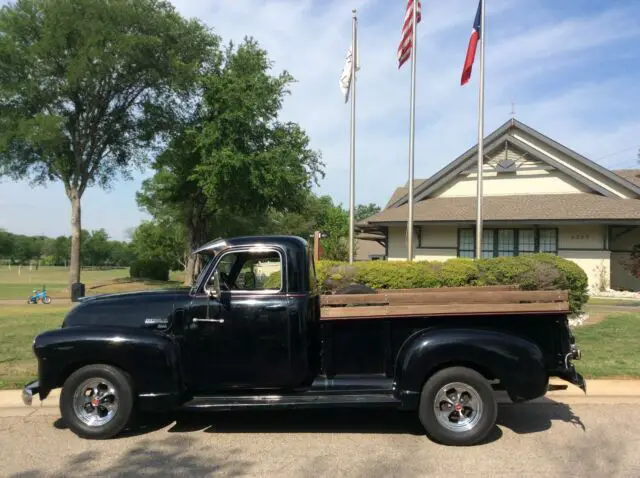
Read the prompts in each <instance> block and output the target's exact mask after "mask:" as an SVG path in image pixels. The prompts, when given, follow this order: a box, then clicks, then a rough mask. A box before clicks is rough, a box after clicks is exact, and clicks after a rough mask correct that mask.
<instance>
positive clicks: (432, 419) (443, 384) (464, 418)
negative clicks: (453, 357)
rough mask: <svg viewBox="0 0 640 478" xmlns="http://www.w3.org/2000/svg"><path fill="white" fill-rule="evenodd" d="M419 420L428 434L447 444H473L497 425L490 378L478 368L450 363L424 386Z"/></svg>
mask: <svg viewBox="0 0 640 478" xmlns="http://www.w3.org/2000/svg"><path fill="white" fill-rule="evenodd" d="M419 415H420V421H421V422H422V424H423V426H424V427H425V429H426V431H427V434H429V436H430V437H431V438H433V439H434V440H436V441H438V442H440V443H443V444H447V445H473V444H475V443H478V442H479V441H481V440H483V439H484V438H485V437H486V436H487V434H488V433H489V432H490V431H491V429H492V428H493V427H494V426H495V422H496V415H497V405H496V401H495V398H494V395H493V390H492V388H491V385H490V384H489V382H488V381H487V380H486V379H485V378H484V377H483V376H482V375H480V374H479V373H478V372H476V371H475V370H471V369H468V368H465V367H451V368H446V369H443V370H440V371H439V372H437V373H435V374H434V375H433V376H432V377H431V378H429V380H427V382H426V383H425V384H424V387H423V388H422V394H421V396H420V409H419Z"/></svg>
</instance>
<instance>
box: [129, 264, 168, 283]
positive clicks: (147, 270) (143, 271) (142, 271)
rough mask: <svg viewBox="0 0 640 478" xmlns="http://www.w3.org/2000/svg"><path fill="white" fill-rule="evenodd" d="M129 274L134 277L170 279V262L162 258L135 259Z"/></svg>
mask: <svg viewBox="0 0 640 478" xmlns="http://www.w3.org/2000/svg"><path fill="white" fill-rule="evenodd" d="M129 275H130V276H131V278H133V279H151V280H159V281H168V280H169V264H167V263H166V262H164V261H163V260H162V259H139V260H136V261H133V262H132V263H131V266H130V270H129Z"/></svg>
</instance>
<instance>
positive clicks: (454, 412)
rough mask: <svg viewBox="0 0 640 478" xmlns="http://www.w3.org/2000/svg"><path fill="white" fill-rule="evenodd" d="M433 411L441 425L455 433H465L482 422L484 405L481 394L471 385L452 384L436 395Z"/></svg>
mask: <svg viewBox="0 0 640 478" xmlns="http://www.w3.org/2000/svg"><path fill="white" fill-rule="evenodd" d="M433 409H434V413H435V416H436V419H437V420H438V423H440V425H442V426H443V427H445V428H446V429H447V430H451V431H453V432H464V431H469V430H472V429H473V428H475V426H476V425H477V424H478V422H480V419H481V418H482V409H483V404H482V399H481V398H480V394H479V393H478V391H477V390H476V389H475V388H473V387H472V386H471V385H467V384H466V383H461V382H452V383H448V384H447V385H445V386H444V387H442V388H441V389H440V390H439V391H438V393H436V396H435V399H434V403H433Z"/></svg>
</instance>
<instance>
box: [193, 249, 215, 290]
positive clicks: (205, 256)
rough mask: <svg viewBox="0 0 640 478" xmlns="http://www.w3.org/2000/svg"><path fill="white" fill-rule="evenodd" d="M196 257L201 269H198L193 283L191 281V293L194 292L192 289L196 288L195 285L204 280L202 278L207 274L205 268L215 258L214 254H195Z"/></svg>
mask: <svg viewBox="0 0 640 478" xmlns="http://www.w3.org/2000/svg"><path fill="white" fill-rule="evenodd" d="M196 257H197V258H199V259H200V261H201V263H202V268H201V269H200V273H199V274H198V277H197V278H196V280H195V281H193V284H192V285H191V291H192V292H194V289H195V288H196V287H197V285H198V284H199V283H200V282H201V281H202V280H203V279H204V276H205V274H206V273H207V266H208V265H209V264H210V263H211V261H212V260H213V258H214V257H215V254H197V255H196Z"/></svg>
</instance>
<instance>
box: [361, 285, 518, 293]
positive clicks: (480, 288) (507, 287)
mask: <svg viewBox="0 0 640 478" xmlns="http://www.w3.org/2000/svg"><path fill="white" fill-rule="evenodd" d="M441 290H450V291H461V292H471V293H475V292H477V291H490V290H495V291H498V290H520V287H518V286H517V285H483V286H472V285H468V286H463V287H423V288H417V289H377V290H376V293H377V294H388V293H394V294H413V293H416V292H424V293H426V294H430V293H435V292H438V291H441ZM354 295H355V294H354Z"/></svg>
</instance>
